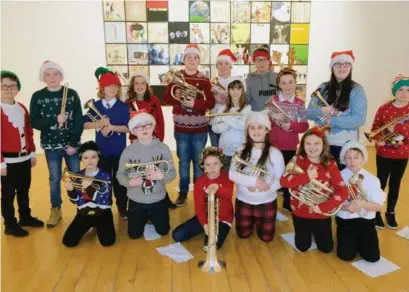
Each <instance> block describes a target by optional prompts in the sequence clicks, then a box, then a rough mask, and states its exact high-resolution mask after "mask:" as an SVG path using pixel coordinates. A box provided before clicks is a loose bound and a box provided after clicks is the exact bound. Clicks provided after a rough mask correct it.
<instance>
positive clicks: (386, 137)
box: [364, 113, 409, 145]
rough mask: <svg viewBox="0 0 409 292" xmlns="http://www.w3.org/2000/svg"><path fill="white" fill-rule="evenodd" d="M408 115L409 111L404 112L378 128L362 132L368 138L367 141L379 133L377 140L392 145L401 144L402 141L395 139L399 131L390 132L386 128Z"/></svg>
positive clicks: (370, 140)
mask: <svg viewBox="0 0 409 292" xmlns="http://www.w3.org/2000/svg"><path fill="white" fill-rule="evenodd" d="M407 117H409V113H406V114H404V115H402V116H400V117H397V118H395V119H393V120H391V121H390V122H388V123H386V124H385V125H383V126H381V127H379V128H378V129H376V130H374V131H372V132H370V133H364V134H365V137H366V138H367V139H368V141H369V142H372V141H373V140H375V139H374V138H375V136H377V135H378V134H380V133H381V136H380V137H379V138H378V139H376V141H377V142H385V143H391V144H392V145H396V144H397V145H402V144H403V142H402V141H397V138H398V137H399V136H401V135H400V134H399V133H391V132H389V131H388V128H389V127H390V126H393V125H396V123H398V122H399V121H400V120H402V119H404V118H407Z"/></svg>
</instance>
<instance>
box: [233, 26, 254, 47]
mask: <svg viewBox="0 0 409 292" xmlns="http://www.w3.org/2000/svg"><path fill="white" fill-rule="evenodd" d="M231 42H232V44H248V43H250V23H233V24H232V25H231Z"/></svg>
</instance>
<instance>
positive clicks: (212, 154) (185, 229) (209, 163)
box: [172, 147, 233, 251]
mask: <svg viewBox="0 0 409 292" xmlns="http://www.w3.org/2000/svg"><path fill="white" fill-rule="evenodd" d="M225 163H226V157H225V155H224V154H223V149H221V148H216V147H207V148H205V149H204V150H203V152H202V153H201V155H200V167H201V168H203V169H204V172H205V174H203V175H201V176H200V177H199V178H198V179H197V180H196V182H195V187H194V199H195V212H196V215H195V216H193V218H191V219H189V220H188V221H186V222H185V223H183V224H181V225H179V226H178V227H176V229H175V230H174V231H173V232H172V237H173V240H175V241H177V242H181V241H187V240H189V239H191V238H192V237H194V236H196V235H199V234H201V233H203V232H205V233H206V236H205V242H204V250H205V251H206V250H207V240H208V234H207V233H208V225H207V192H208V189H209V188H210V186H212V185H214V184H217V185H218V186H219V188H218V190H217V192H216V196H217V198H218V199H219V218H218V222H219V234H218V235H217V244H216V245H217V249H219V248H221V247H222V245H223V242H224V240H225V239H226V236H227V234H228V233H229V231H230V228H231V224H232V222H233V203H232V197H233V182H232V181H230V179H229V175H228V173H227V172H225V171H223V170H221V169H222V168H223V164H225Z"/></svg>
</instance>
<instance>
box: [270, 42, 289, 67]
mask: <svg viewBox="0 0 409 292" xmlns="http://www.w3.org/2000/svg"><path fill="white" fill-rule="evenodd" d="M289 49H290V46H289V45H270V55H271V57H272V62H273V64H274V65H282V66H285V65H287V64H288V56H287V53H288V51H289Z"/></svg>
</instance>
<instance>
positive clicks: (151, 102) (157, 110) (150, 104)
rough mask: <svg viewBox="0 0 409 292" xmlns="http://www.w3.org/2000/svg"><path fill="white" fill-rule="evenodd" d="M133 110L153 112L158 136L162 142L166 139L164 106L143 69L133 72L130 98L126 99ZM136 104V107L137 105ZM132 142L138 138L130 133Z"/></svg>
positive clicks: (129, 90)
mask: <svg viewBox="0 0 409 292" xmlns="http://www.w3.org/2000/svg"><path fill="white" fill-rule="evenodd" d="M125 102H126V103H127V104H128V106H129V108H130V109H131V110H132V111H138V110H141V109H145V110H146V112H147V113H148V114H151V115H152V116H153V117H154V118H155V121H156V127H155V131H154V132H153V133H154V135H155V136H156V138H158V139H159V140H160V141H161V142H163V140H164V139H165V121H164V119H163V112H162V106H161V104H160V100H159V98H157V97H156V96H155V95H154V93H153V91H152V89H151V88H150V80H149V76H148V75H146V73H145V72H143V71H138V72H136V73H134V74H133V76H132V78H131V81H130V82H129V86H128V98H127V100H126V101H125ZM135 106H136V107H135ZM129 139H130V140H131V142H132V141H133V140H135V139H136V137H135V136H134V135H132V134H130V135H129Z"/></svg>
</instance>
